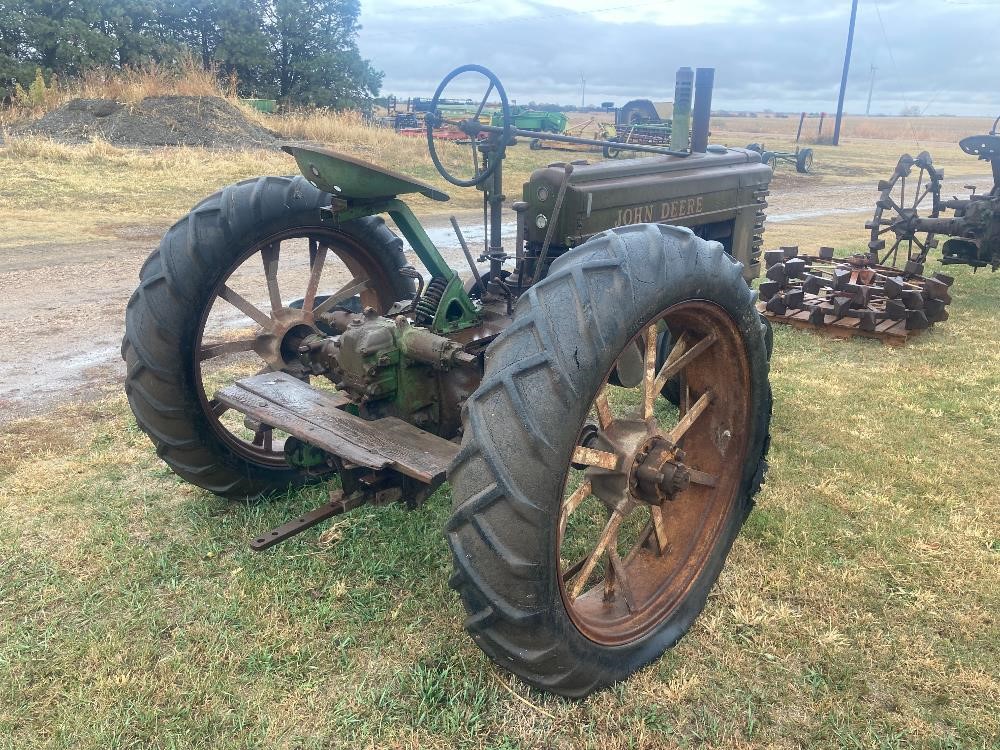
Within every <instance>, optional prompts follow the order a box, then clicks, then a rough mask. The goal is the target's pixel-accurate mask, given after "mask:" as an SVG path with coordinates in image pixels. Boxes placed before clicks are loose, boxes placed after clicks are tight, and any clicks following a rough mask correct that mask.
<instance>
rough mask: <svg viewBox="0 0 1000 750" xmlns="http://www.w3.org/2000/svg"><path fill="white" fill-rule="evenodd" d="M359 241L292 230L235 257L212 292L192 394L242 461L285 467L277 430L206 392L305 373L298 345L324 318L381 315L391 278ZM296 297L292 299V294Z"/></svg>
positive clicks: (388, 301) (391, 298) (312, 229)
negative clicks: (255, 378)
mask: <svg viewBox="0 0 1000 750" xmlns="http://www.w3.org/2000/svg"><path fill="white" fill-rule="evenodd" d="M385 270H386V269H384V268H382V266H381V265H380V263H379V262H378V260H377V259H374V258H372V257H370V250H369V248H368V247H366V246H365V245H364V244H361V243H359V242H357V241H356V240H354V238H352V237H349V236H346V235H344V234H343V233H340V232H336V231H333V230H331V229H325V228H322V227H316V226H301V227H292V228H289V229H287V230H285V231H284V232H281V233H279V234H276V235H273V236H271V237H268V238H266V239H264V240H263V241H262V242H259V243H257V244H255V245H253V246H251V247H250V248H248V249H247V251H246V252H245V253H244V254H243V255H242V257H239V258H237V259H236V261H235V262H234V263H233V265H232V267H231V268H230V269H229V271H228V273H226V275H225V277H224V278H222V279H221V280H220V281H219V283H218V284H216V286H215V288H214V289H213V290H212V292H211V300H210V302H209V304H208V305H207V306H206V307H205V315H204V317H203V319H202V322H201V325H200V326H199V332H198V336H197V338H196V342H195V351H197V352H198V356H197V373H196V384H197V387H198V396H199V399H200V400H201V401H202V403H203V404H204V405H205V408H206V410H207V412H208V414H209V419H210V421H211V423H212V426H213V428H214V429H215V430H216V431H217V432H218V434H219V436H220V437H221V438H222V439H223V440H225V441H227V442H228V443H229V444H230V445H231V446H232V448H233V450H235V451H238V452H240V453H242V454H243V455H245V456H246V457H247V458H250V459H253V460H256V461H261V462H265V463H273V464H276V465H284V463H285V458H284V440H283V433H274V431H272V429H271V428H270V427H269V426H267V425H260V424H254V423H248V422H247V421H246V420H245V419H244V418H243V415H241V414H237V413H235V412H229V411H227V408H226V407H225V406H224V405H223V404H221V403H219V402H217V401H216V400H215V399H214V398H213V397H212V395H213V394H214V393H215V392H216V391H218V390H219V389H220V388H222V387H224V386H226V385H229V384H231V383H232V382H235V381H236V380H238V379H239V378H241V377H247V376H249V375H253V374H255V373H257V372H266V371H275V372H277V371H282V372H287V373H289V374H291V375H294V376H296V377H298V378H301V379H303V380H307V381H308V380H309V372H308V370H307V369H306V368H305V367H304V366H303V364H302V363H301V361H300V359H299V352H298V349H299V346H300V345H301V343H302V341H303V340H304V339H305V338H306V337H307V336H309V335H311V334H314V333H319V332H320V328H319V326H320V325H321V320H322V316H324V315H326V314H328V313H337V312H340V313H342V314H343V315H344V316H346V317H345V321H346V319H349V317H350V315H351V314H353V313H359V312H361V311H362V310H363V309H364V308H365V307H371V308H373V309H375V310H376V311H377V312H379V313H380V314H381V313H384V312H385V311H386V310H387V309H388V308H389V307H390V306H391V305H392V303H393V302H395V301H396V299H395V290H394V288H393V284H392V281H393V280H392V279H391V278H386V274H385ZM296 295H298V296H297V297H296Z"/></svg>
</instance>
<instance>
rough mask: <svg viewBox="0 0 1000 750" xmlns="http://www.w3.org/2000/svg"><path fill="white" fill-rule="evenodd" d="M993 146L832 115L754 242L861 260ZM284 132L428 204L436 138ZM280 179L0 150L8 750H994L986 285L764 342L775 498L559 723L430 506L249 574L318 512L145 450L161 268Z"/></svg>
mask: <svg viewBox="0 0 1000 750" xmlns="http://www.w3.org/2000/svg"><path fill="white" fill-rule="evenodd" d="M940 121H945V122H940ZM989 124H990V123H989V121H985V120H971V119H962V118H921V120H919V121H918V123H917V124H916V125H915V126H914V130H910V128H909V127H908V126H907V125H906V124H905V123H903V122H901V121H898V120H896V119H895V118H870V120H862V119H860V118H859V121H857V122H855V121H852V120H849V121H848V124H847V126H846V127H845V137H844V141H843V145H842V146H841V147H839V148H834V147H831V146H823V145H818V146H814V148H815V150H816V167H815V173H814V174H810V175H800V174H797V173H795V171H794V169H793V168H791V167H789V166H787V165H782V166H781V167H779V171H778V173H777V174H776V175H775V179H774V181H773V183H772V195H771V196H770V198H769V203H770V206H769V209H768V212H769V221H768V224H767V230H766V234H765V238H766V243H767V246H768V247H772V246H778V245H787V244H798V245H800V246H802V247H803V248H808V249H815V248H816V247H817V246H819V245H820V244H826V245H833V246H835V247H836V248H837V249H838V252H839V253H846V252H849V251H853V250H858V249H861V248H862V247H864V245H865V244H866V241H867V232H866V231H865V230H864V228H863V224H864V221H865V220H866V218H868V217H869V215H870V213H871V209H872V205H873V201H874V196H875V189H874V185H875V183H876V182H877V180H878V179H880V178H885V177H888V176H889V174H890V173H891V172H892V170H893V168H894V166H895V162H896V158H897V157H898V155H899V154H900V153H903V152H904V151H908V152H910V153H914V154H915V153H916V152H918V151H919V150H921V149H924V148H926V149H928V150H930V151H931V152H932V153H933V155H934V157H935V163H936V164H937V165H938V166H943V167H944V168H945V175H946V192H948V191H951V192H955V193H961V192H963V191H962V186H963V185H964V184H969V183H970V182H972V183H977V184H979V185H980V186H981V187H982V186H985V185H987V184H988V182H989V177H988V169H987V168H986V165H984V164H982V163H977V162H976V161H975V160H974V159H971V158H970V157H967V156H965V155H964V154H962V153H961V152H960V150H959V149H958V147H957V145H955V140H956V138H957V137H958V136H960V135H965V134H969V133H972V132H978V131H980V130H987V129H988V128H989ZM795 125H797V119H796V120H792V119H789V120H784V119H780V120H779V119H772V118H754V119H749V118H713V126H712V127H713V137H712V141H713V142H722V143H727V144H729V145H732V146H743V145H746V143H749V142H751V141H762V140H763V141H764V142H766V143H767V145H768V146H769V147H780V148H791V147H793V145H794V144H793V143H792V141H793V140H794V127H795ZM273 127H276V128H277V129H279V130H281V131H282V132H283V134H285V135H287V136H288V137H291V138H298V139H307V140H317V141H323V142H327V143H329V144H330V145H331V146H332V147H333V148H335V149H338V150H343V151H345V152H347V153H351V154H354V155H357V156H359V157H361V158H364V159H368V160H370V161H374V162H377V163H384V164H388V165H391V166H392V167H393V168H394V169H396V170H398V171H402V172H406V173H409V174H412V175H414V176H416V177H418V178H420V179H424V180H427V181H429V182H431V183H433V184H435V185H436V186H438V187H440V188H442V189H445V188H446V185H445V183H444V182H443V181H442V180H440V178H438V177H437V175H436V172H435V171H434V169H433V166H432V165H431V162H430V160H429V159H428V158H427V156H426V146H425V144H424V142H423V141H422V140H421V139H406V138H402V137H400V136H396V135H394V134H392V133H388V132H385V131H377V130H372V129H368V128H365V127H363V126H362V125H361V124H360V122H359V121H358V120H357V119H355V118H351V117H343V116H341V117H328V118H319V117H300V118H296V117H289V118H287V120H285V121H284V122H281V123H280V124H279V125H274V126H273ZM754 128H758V129H756V130H755V129H754ZM789 128H790V129H791V130H790V132H789V130H788V129H789ZM855 133H856V135H855ZM918 139H919V141H918ZM446 148H453V149H454V151H453V152H452V153H451V156H452V158H455V159H456V160H458V159H462V158H465V157H466V156H467V153H468V151H467V147H466V148H465V149H460V148H459V147H446ZM564 158H598V155H596V154H595V155H573V156H569V155H567V154H562V153H559V152H555V151H553V152H546V151H542V152H536V151H530V150H529V149H528V148H527V146H526V145H521V146H518V147H516V148H514V149H513V150H512V152H511V154H510V156H509V158H508V161H507V162H506V164H505V167H506V170H507V172H506V175H507V179H508V182H507V184H508V186H516V185H519V184H520V183H521V182H522V181H523V180H524V179H525V178H526V177H527V175H529V174H530V172H531V170H532V169H534V168H536V167H537V166H540V165H544V164H546V163H548V162H550V161H556V160H560V159H564ZM293 170H294V163H293V162H292V160H291V159H290V157H287V156H286V155H284V154H282V153H280V152H277V151H271V150H251V151H233V152H220V151H209V150H206V149H195V148H175V149H160V150H153V151H137V150H129V149H120V148H114V147H111V146H108V145H106V144H95V145H89V146H65V145H57V144H53V143H51V142H49V141H46V140H43V139H37V138H8V140H7V141H6V143H5V144H3V145H0V175H2V177H0V186H2V188H0V288H2V289H3V290H4V294H3V296H2V297H0V337H3V340H4V341H5V342H6V343H5V352H6V353H7V356H6V357H5V358H4V359H5V362H4V363H3V364H2V365H0V427H2V429H3V430H4V433H5V434H4V439H3V440H2V441H0V606H2V608H3V611H4V613H5V616H4V617H3V618H2V619H0V748H8V747H9V748H40V747H52V748H57V747H67V748H69V747H72V748H107V747H144V748H145V747H207V746H217V747H227V748H228V747H233V748H235V747H247V748H250V747H287V748H312V747H315V748H319V747H348V746H349V747H378V748H384V747H401V748H402V747H406V748H411V747H412V748H417V747H419V748H438V747H440V748H452V747H462V748H466V747H467V748H480V747H482V748H522V747H523V748H567V749H568V748H578V747H592V748H609V749H617V748H664V747H705V746H707V747H720V748H721V747H725V748H751V747H761V748H764V747H767V748H771V747H787V748H798V747H824V748H825V747H847V748H906V747H921V748H941V749H942V750H944V749H945V748H948V749H949V750H950V749H958V748H969V749H970V750H972V749H980V750H984V749H985V748H993V747H997V746H998V745H997V742H998V740H997V738H998V737H1000V718H998V716H997V713H996V710H995V706H996V705H997V704H998V703H1000V675H998V670H997V665H998V664H1000V621H998V617H997V612H998V611H1000V521H998V519H1000V492H998V490H1000V485H998V480H997V478H996V468H997V466H998V465H1000V442H998V441H997V435H998V433H1000V325H998V300H1000V276H998V275H991V274H990V273H988V272H980V273H976V274H974V273H972V271H971V269H965V268H958V269H955V270H949V273H953V275H955V276H956V281H955V285H954V287H953V294H954V297H955V299H954V302H953V304H952V305H951V306H950V308H949V310H950V312H951V319H950V320H948V321H947V322H945V323H943V324H939V325H937V326H935V327H934V328H933V329H931V330H930V331H927V332H925V333H924V334H922V335H920V336H918V337H916V338H915V339H914V340H913V341H912V343H910V344H909V345H907V346H906V347H904V348H900V349H895V348H891V347H886V346H883V345H881V344H879V343H876V342H871V341H861V340H855V341H831V340H827V339H822V338H819V337H816V336H813V335H810V334H808V333H804V332H800V331H795V330H789V329H785V328H781V327H779V328H778V329H776V330H775V350H774V357H773V359H772V362H771V378H772V386H773V389H774V396H775V413H774V421H773V423H772V436H773V442H772V446H771V452H770V460H771V471H770V474H769V476H768V481H767V484H766V485H765V487H764V488H763V490H762V492H761V493H760V495H759V496H758V498H757V507H756V509H755V511H754V512H753V513H752V514H751V516H750V519H749V521H748V523H747V526H746V528H745V530H744V532H743V534H742V535H741V536H740V537H739V539H738V540H737V542H736V545H735V547H734V549H733V552H732V554H731V555H730V558H729V560H728V563H727V565H726V568H725V570H724V571H723V574H722V578H721V579H720V582H719V584H718V585H717V587H716V588H715V589H714V591H713V594H712V595H711V596H710V598H709V604H708V606H707V608H706V610H705V612H704V614H703V615H702V616H701V617H700V618H699V619H698V621H697V622H696V623H695V626H694V628H693V629H692V631H691V632H690V633H689V634H688V635H687V636H686V637H685V638H684V639H683V640H682V641H681V642H680V644H678V646H677V647H675V648H674V649H673V650H671V651H669V652H667V654H666V655H665V656H664V657H663V658H662V659H661V660H659V661H657V662H655V663H654V664H652V665H651V666H650V667H648V668H647V669H645V670H643V671H642V672H640V673H639V674H638V675H636V676H635V677H634V678H632V679H630V680H628V681H627V682H624V683H621V684H619V685H617V686H615V687H614V688H612V689H610V690H607V691H604V692H601V693H598V694H595V695H593V696H591V697H590V698H588V699H587V700H585V701H582V702H573V701H567V700H563V699H560V698H556V697H552V696H546V695H543V694H541V693H538V692H535V691H533V690H530V689H528V688H526V687H525V686H524V685H523V684H522V683H520V682H518V681H517V680H516V679H514V678H512V677H511V676H509V675H508V674H506V673H504V672H502V671H499V670H498V669H497V668H495V667H494V666H493V665H492V664H491V663H490V662H489V661H488V660H487V659H486V657H485V656H483V655H482V653H481V652H480V651H479V650H478V649H477V648H476V647H475V645H474V644H473V643H472V641H471V640H470V639H469V638H468V637H466V635H465V634H464V632H463V630H462V621H463V618H464V612H463V610H462V608H461V606H460V604H459V602H458V599H457V597H456V596H454V595H453V592H451V591H450V590H449V589H448V588H447V579H448V575H449V573H450V560H449V557H448V553H447V547H446V544H445V541H444V539H443V537H442V534H441V529H442V527H443V524H444V521H445V519H446V518H447V516H448V513H449V509H450V495H449V490H448V487H447V485H445V487H443V488H442V489H441V490H440V491H438V492H437V493H436V494H435V495H434V496H433V497H432V498H431V499H430V500H429V501H428V503H427V504H426V505H425V506H424V507H423V508H421V509H419V510H417V511H413V512H408V511H405V510H403V509H402V508H397V507H387V508H361V509H359V510H356V511H353V512H352V513H350V514H348V515H346V516H344V517H342V518H340V519H339V520H336V521H335V522H332V523H327V524H325V525H324V526H321V527H319V529H318V530H313V531H311V532H307V533H305V534H303V535H301V536H300V537H297V538H296V539H295V540H293V541H291V542H288V543H286V544H284V545H282V546H279V547H278V548H276V549H275V550H272V551H270V552H267V553H264V554H255V553H252V552H250V551H249V550H248V548H247V546H246V540H247V539H248V538H249V537H251V536H252V535H254V534H255V533H257V532H258V531H259V530H261V529H263V528H269V527H271V526H274V525H277V524H278V523H281V522H282V521H284V520H286V519H287V518H288V517H290V516H292V515H294V514H296V513H298V512H300V511H302V510H306V509H309V508H311V507H314V506H315V505H318V504H319V503H320V502H321V501H322V499H323V490H322V489H321V488H312V489H309V490H304V491H301V492H298V493H294V494H292V495H290V496H289V497H287V498H278V499H274V500H271V501H269V502H266V503H265V502H254V503H249V504H228V503H226V502H224V501H221V500H219V499H218V498H216V497H214V496H212V495H210V494H208V493H205V492H203V491H201V490H198V489H196V488H194V487H191V486H189V485H186V484H183V483H181V482H180V481H179V480H177V479H176V478H175V477H174V476H173V475H172V474H171V473H170V472H169V471H168V470H167V469H166V467H165V466H164V465H163V464H162V463H161V462H160V461H159V460H158V459H157V458H156V456H155V454H154V453H153V450H152V448H151V445H150V443H149V441H148V440H147V439H146V437H145V436H144V435H143V434H141V433H140V432H139V431H138V429H137V428H136V426H135V423H134V421H133V419H132V417H131V414H130V412H129V410H128V407H127V405H126V403H125V399H124V396H123V394H121V392H120V384H121V378H122V372H123V368H122V366H121V364H120V362H119V361H118V359H117V357H118V355H117V351H116V348H117V345H118V342H119V341H120V337H121V333H122V320H123V310H124V305H125V303H126V301H127V298H128V295H129V293H130V292H131V290H132V287H133V285H134V284H135V281H136V278H137V274H138V268H139V266H140V265H141V263H142V261H143V260H144V258H145V256H146V254H147V253H148V252H149V251H150V250H151V249H152V248H153V247H154V246H155V244H156V242H157V238H158V237H159V235H160V234H162V232H163V231H164V230H165V229H166V228H167V227H168V226H169V225H170V223H171V222H172V221H174V220H175V219H176V218H178V217H179V216H180V215H182V214H183V213H184V212H185V211H186V210H188V209H189V208H190V206H191V205H193V204H194V203H195V202H196V201H197V200H199V199H200V198H201V197H203V196H204V195H207V194H208V193H210V192H212V191H213V190H215V189H217V188H220V187H222V186H223V185H225V184H228V183H230V182H232V181H235V180H238V179H242V178H245V177H249V176H253V175H257V174H264V173H272V174H287V173H289V172H291V171H293ZM508 191H509V194H511V195H515V194H516V190H514V189H513V188H511V187H508ZM449 192H450V193H451V194H452V196H453V201H452V204H447V205H445V206H444V211H443V212H442V207H441V206H440V205H439V204H432V203H431V202H430V201H427V200H425V199H422V198H420V199H417V200H415V201H414V202H413V205H414V208H415V211H416V213H417V214H418V216H419V217H420V218H421V219H422V220H426V222H427V223H428V225H429V226H430V227H432V228H442V227H445V226H447V216H448V213H449V212H453V213H457V214H458V215H459V217H460V219H461V220H462V223H463V226H469V227H472V226H475V224H476V222H477V212H478V210H479V208H480V206H481V202H480V201H481V196H480V194H479V193H477V192H476V191H473V190H460V189H455V188H451V189H450V190H449ZM435 236H437V235H435ZM441 236H442V237H446V234H445V233H444V232H441ZM444 250H445V255H446V257H448V259H449V260H451V261H453V263H455V264H456V265H458V264H459V262H460V261H459V258H460V257H461V256H460V254H459V251H458V248H457V245H456V244H455V243H454V242H453V241H452V240H450V239H448V240H446V241H445V243H444ZM935 266H936V264H934V263H932V264H931V267H932V268H934V267H935ZM74 358H75V359H74Z"/></svg>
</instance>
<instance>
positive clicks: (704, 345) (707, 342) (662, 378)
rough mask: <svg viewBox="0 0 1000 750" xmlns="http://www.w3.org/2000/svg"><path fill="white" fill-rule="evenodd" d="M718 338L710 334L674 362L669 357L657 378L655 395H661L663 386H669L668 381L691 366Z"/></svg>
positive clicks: (654, 386)
mask: <svg viewBox="0 0 1000 750" xmlns="http://www.w3.org/2000/svg"><path fill="white" fill-rule="evenodd" d="M717 338H718V337H717V336H716V335H715V334H714V333H710V334H708V335H707V336H706V337H705V338H703V339H702V340H701V341H699V342H698V343H697V344H695V345H694V346H692V347H691V348H690V349H688V350H687V351H686V352H684V353H683V354H682V355H681V356H679V357H677V358H676V359H675V360H674V361H673V362H671V361H670V357H667V361H666V362H664V363H663V367H662V368H660V372H659V373H658V374H657V376H656V382H655V383H654V385H653V388H654V390H653V393H659V392H660V391H662V390H663V386H665V385H666V384H667V381H668V380H670V378H672V377H673V376H674V375H676V374H677V373H679V372H680V371H681V370H683V369H684V368H686V367H687V366H688V365H689V364H691V362H693V361H694V359H695V358H696V357H698V356H699V355H700V354H702V352H704V351H705V350H706V349H708V347H710V346H711V345H712V344H714V343H715V341H716V339H717ZM678 343H679V342H678ZM676 348H677V347H676V346H675V347H674V349H676ZM670 354H671V355H672V354H673V351H671V352H670Z"/></svg>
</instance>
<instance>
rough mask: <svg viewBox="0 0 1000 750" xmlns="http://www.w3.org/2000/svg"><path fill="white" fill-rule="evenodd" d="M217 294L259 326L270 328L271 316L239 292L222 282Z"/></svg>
mask: <svg viewBox="0 0 1000 750" xmlns="http://www.w3.org/2000/svg"><path fill="white" fill-rule="evenodd" d="M219 296H220V297H221V298H222V299H224V300H225V301H226V302H228V303H229V304H230V305H232V306H233V307H235V308H236V309H237V310H239V311H240V312H241V313H243V314H244V315H246V316H247V317H248V318H250V319H251V320H253V321H254V322H256V323H257V324H258V325H259V326H261V327H262V328H266V329H268V330H270V328H271V318H270V317H268V316H267V315H265V314H264V312H263V311H261V310H259V309H257V308H256V307H254V306H253V305H251V304H250V303H249V302H247V300H246V298H244V297H243V296H242V295H241V294H240V293H239V292H236V291H234V290H233V289H231V288H230V287H229V286H228V285H226V284H223V285H222V289H221V290H220V291H219Z"/></svg>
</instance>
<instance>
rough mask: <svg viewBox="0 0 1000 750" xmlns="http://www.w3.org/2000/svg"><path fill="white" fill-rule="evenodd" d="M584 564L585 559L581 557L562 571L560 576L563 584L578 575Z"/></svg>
mask: <svg viewBox="0 0 1000 750" xmlns="http://www.w3.org/2000/svg"><path fill="white" fill-rule="evenodd" d="M585 562H587V558H586V557H581V558H580V559H579V560H577V561H576V562H575V563H573V564H572V565H570V566H569V567H568V568H566V570H564V571H563V574H562V579H563V583H566V582H567V581H568V580H569V579H570V578H572V577H573V576H575V575H576V574H577V573H579V572H580V568H582V567H583V564H584V563H585Z"/></svg>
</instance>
